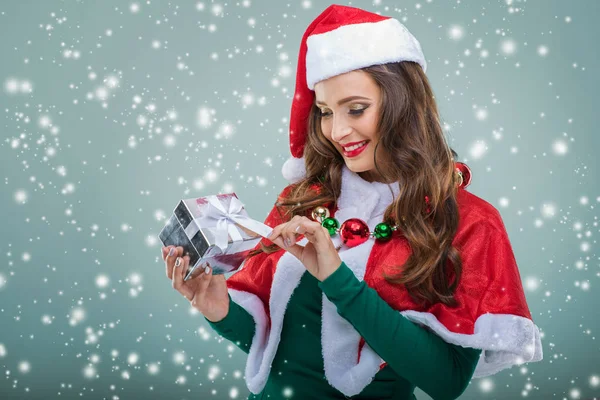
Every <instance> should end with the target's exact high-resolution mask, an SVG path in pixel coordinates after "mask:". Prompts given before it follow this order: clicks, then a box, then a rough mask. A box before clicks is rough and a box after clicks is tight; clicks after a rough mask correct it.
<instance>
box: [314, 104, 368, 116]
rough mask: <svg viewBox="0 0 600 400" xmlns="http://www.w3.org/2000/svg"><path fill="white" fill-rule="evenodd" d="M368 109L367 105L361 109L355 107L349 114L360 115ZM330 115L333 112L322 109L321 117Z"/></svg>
mask: <svg viewBox="0 0 600 400" xmlns="http://www.w3.org/2000/svg"><path fill="white" fill-rule="evenodd" d="M366 109H367V107H365V108H359V109H354V110H350V112H349V113H348V114H350V115H360V114H362V113H363V112H364V111H365V110H366ZM330 115H331V113H330V112H328V113H324V112H323V111H321V112H320V113H319V116H320V117H321V118H327V117H329V116H330Z"/></svg>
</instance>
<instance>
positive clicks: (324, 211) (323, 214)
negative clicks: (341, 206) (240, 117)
mask: <svg viewBox="0 0 600 400" xmlns="http://www.w3.org/2000/svg"><path fill="white" fill-rule="evenodd" d="M311 215H312V218H313V219H314V220H315V221H318V222H321V221H323V220H324V219H325V218H329V209H328V208H327V207H323V206H319V207H315V208H314V209H313V210H312V214H311Z"/></svg>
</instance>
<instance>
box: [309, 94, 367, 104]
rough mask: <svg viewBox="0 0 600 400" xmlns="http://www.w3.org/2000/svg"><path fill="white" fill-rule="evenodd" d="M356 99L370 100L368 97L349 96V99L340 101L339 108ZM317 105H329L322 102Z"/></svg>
mask: <svg viewBox="0 0 600 400" xmlns="http://www.w3.org/2000/svg"><path fill="white" fill-rule="evenodd" d="M356 99H365V100H370V99H369V98H368V97H362V96H349V97H345V98H343V99H341V100H340V101H338V106H341V105H342V104H344V103H347V102H349V101H350V100H356ZM315 104H317V105H319V104H322V105H327V103H323V102H322V101H317V102H316V103H315Z"/></svg>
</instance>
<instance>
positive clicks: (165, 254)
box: [162, 246, 173, 261]
mask: <svg viewBox="0 0 600 400" xmlns="http://www.w3.org/2000/svg"><path fill="white" fill-rule="evenodd" d="M171 247H173V246H165V247H163V248H162V259H163V261H165V259H166V258H167V254H169V250H171Z"/></svg>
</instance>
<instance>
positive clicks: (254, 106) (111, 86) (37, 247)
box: [0, 0, 600, 399]
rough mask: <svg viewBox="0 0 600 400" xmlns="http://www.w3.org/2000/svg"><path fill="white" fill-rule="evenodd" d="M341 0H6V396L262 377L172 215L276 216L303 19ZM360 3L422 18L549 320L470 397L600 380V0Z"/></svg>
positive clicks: (563, 391)
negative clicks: (204, 206) (178, 210)
mask: <svg viewBox="0 0 600 400" xmlns="http://www.w3.org/2000/svg"><path fill="white" fill-rule="evenodd" d="M133 4H137V11H136V7H135V6H134V7H133V10H132V5H133ZM199 4H200V5H199ZM329 4H331V3H330V2H320V1H315V0H312V1H302V0H297V1H293V2H285V1H257V0H250V1H240V2H238V1H234V2H214V3H213V2H210V1H203V2H197V1H179V0H174V1H158V0H152V1H137V0H136V1H117V0H110V1H100V0H98V1H91V0H86V1H75V0H74V1H57V0H53V1H50V0H48V1H42V0H39V1H24V0H19V1H16V0H15V1H2V2H1V3H0V57H1V62H0V80H1V83H2V90H1V91H0V112H1V120H0V121H1V122H0V133H1V139H2V140H0V171H1V175H2V180H3V182H2V191H1V196H0V210H1V214H0V215H1V221H2V229H0V254H1V255H0V257H1V261H0V398H2V399H13V398H15V399H16V398H19V399H21V398H23V399H48V398H63V399H71V398H73V399H75V398H77V399H81V398H104V399H136V398H144V399H155V398H156V399H158V398H169V399H208V398H215V399H228V398H240V399H241V398H246V396H247V394H248V390H247V388H246V386H245V382H244V379H243V373H244V366H245V361H246V355H245V354H244V353H242V352H241V350H239V349H238V348H237V347H235V346H233V345H232V344H231V343H229V342H228V341H224V340H222V339H221V340H220V339H219V338H218V337H217V336H216V335H215V334H214V332H213V331H212V330H211V328H210V327H209V326H208V325H207V324H206V323H205V322H204V320H203V318H202V317H201V315H199V314H197V313H193V312H191V311H190V306H189V305H188V303H187V301H185V299H184V298H183V297H182V296H181V295H180V294H179V293H177V292H176V291H175V290H173V289H172V287H171V282H170V281H169V280H168V279H167V278H166V276H165V271H164V264H163V262H162V259H161V257H160V247H161V244H160V242H159V241H158V240H157V234H158V232H159V231H160V229H161V228H162V226H163V224H164V222H165V218H166V217H168V215H169V214H170V213H171V211H172V210H173V208H174V207H175V205H176V204H177V202H178V200H179V199H180V198H188V197H195V196H202V195H208V194H215V193H218V192H231V191H235V192H236V193H237V195H238V196H239V198H240V199H241V200H242V201H243V202H244V203H245V205H246V209H247V210H248V212H249V213H250V215H251V216H253V217H254V218H255V219H259V220H263V219H264V217H265V216H266V214H267V212H268V210H270V208H271V207H272V205H273V202H274V201H275V199H276V195H277V193H279V191H280V190H281V189H282V188H283V187H284V186H285V185H286V182H285V180H284V179H283V177H282V175H281V172H280V169H281V166H282V164H283V161H284V160H285V159H286V158H287V157H288V155H289V150H288V136H287V135H288V124H289V109H290V104H291V99H290V96H291V94H292V93H293V91H294V85H295V73H296V65H297V64H296V63H297V57H298V48H299V44H300V39H301V37H302V34H303V33H304V30H305V29H306V27H307V26H308V24H309V23H310V22H311V21H312V20H313V19H314V18H315V17H316V16H317V15H318V14H319V13H320V12H321V11H322V10H323V9H325V8H326V7H327V6H328V5H329ZM343 4H346V5H353V6H357V7H361V8H365V9H367V10H369V11H373V12H380V13H381V14H383V15H389V16H393V17H395V18H397V19H399V20H400V21H401V22H403V23H404V24H405V25H406V26H407V27H408V28H409V30H411V32H412V33H413V34H414V35H415V36H416V37H417V38H418V39H419V40H420V42H421V45H422V47H423V51H424V53H425V56H426V58H427V61H428V71H427V74H428V76H429V79H430V80H431V84H432V86H433V89H434V92H435V94H436V98H437V101H438V105H439V108H440V112H441V115H442V118H443V120H444V124H445V125H444V127H445V131H446V133H447V137H448V139H449V141H450V143H451V145H452V147H453V148H454V149H455V150H456V151H457V152H458V154H459V160H460V161H463V162H466V163H467V164H468V165H469V166H470V168H471V169H472V171H473V182H472V184H471V185H470V186H469V187H468V190H470V191H471V192H472V193H474V194H476V195H477V196H479V197H482V198H483V199H485V200H487V201H488V202H490V203H491V204H493V205H494V206H495V207H496V208H498V209H499V210H500V212H501V214H502V217H503V219H504V222H505V225H506V228H507V230H508V233H509V236H510V239H511V242H512V245H513V248H514V252H515V256H516V258H517V262H518V265H519V268H520V272H521V277H522V280H523V285H524V287H525V291H526V295H527V300H528V303H529V307H530V309H531V313H532V316H533V319H534V321H535V323H536V324H537V325H538V326H539V327H540V329H541V331H542V333H543V339H542V341H543V346H544V347H543V349H544V359H543V361H541V362H538V363H532V364H527V365H523V366H520V367H519V366H516V367H513V368H511V369H508V370H504V371H502V372H500V373H498V374H496V375H494V376H492V377H488V378H484V379H474V380H473V381H472V383H471V385H470V387H469V388H468V389H467V391H466V392H465V394H464V395H463V396H462V397H461V398H464V399H517V398H531V399H589V398H593V397H594V396H600V353H599V348H598V347H599V346H598V338H597V335H598V332H599V330H600V321H599V320H598V304H599V300H600V297H599V296H598V285H599V279H598V278H599V276H600V269H599V261H598V243H597V235H598V213H597V207H598V204H599V202H600V190H599V189H600V185H599V183H598V182H599V180H598V166H597V153H598V150H599V149H600V139H599V135H598V134H597V133H596V131H597V129H596V116H597V114H598V110H597V108H598V101H597V96H598V89H600V87H599V84H598V83H599V79H598V75H597V72H598V67H599V65H598V63H599V56H598V51H597V46H598V45H597V41H598V38H599V32H600V28H598V25H597V18H598V16H599V15H600V13H599V11H600V2H598V1H595V0H587V1H584V0H577V1H558V0H529V1H518V0H513V1H510V0H501V1H500V0H484V1H480V0H462V1H446V0H432V1H430V0H422V1H414V0H413V1H387V0H381V1H375V2H370V1H356V2H352V3H343ZM398 340H402V338H398ZM432 379H435V377H432ZM417 395H418V398H419V399H427V398H428V396H427V395H426V394H424V393H423V392H421V391H417ZM282 396H283V394H282Z"/></svg>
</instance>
